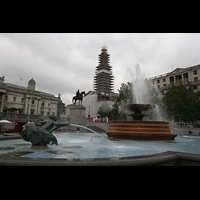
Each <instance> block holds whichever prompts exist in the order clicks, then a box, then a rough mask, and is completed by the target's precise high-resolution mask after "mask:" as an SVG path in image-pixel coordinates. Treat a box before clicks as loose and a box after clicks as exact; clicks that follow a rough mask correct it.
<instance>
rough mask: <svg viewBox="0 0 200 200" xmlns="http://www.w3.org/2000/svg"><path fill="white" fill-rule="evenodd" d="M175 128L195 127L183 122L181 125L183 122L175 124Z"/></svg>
mask: <svg viewBox="0 0 200 200" xmlns="http://www.w3.org/2000/svg"><path fill="white" fill-rule="evenodd" d="M175 126H178V127H188V128H193V126H191V125H190V124H188V123H185V122H183V123H181V122H175Z"/></svg>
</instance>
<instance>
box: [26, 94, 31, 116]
mask: <svg viewBox="0 0 200 200" xmlns="http://www.w3.org/2000/svg"><path fill="white" fill-rule="evenodd" d="M31 100H32V99H31V98H30V97H29V106H28V113H27V114H28V115H30V114H31Z"/></svg>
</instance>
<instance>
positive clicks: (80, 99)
mask: <svg viewBox="0 0 200 200" xmlns="http://www.w3.org/2000/svg"><path fill="white" fill-rule="evenodd" d="M83 94H84V95H85V91H83V92H81V93H80V92H79V90H78V91H77V92H76V96H74V97H73V98H72V103H73V101H75V102H74V105H76V101H77V100H79V105H80V102H81V105H82V100H83Z"/></svg>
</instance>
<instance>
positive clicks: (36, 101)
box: [34, 99, 38, 115]
mask: <svg viewBox="0 0 200 200" xmlns="http://www.w3.org/2000/svg"><path fill="white" fill-rule="evenodd" d="M37 107H38V100H37V99H35V113H34V114H35V115H37Z"/></svg>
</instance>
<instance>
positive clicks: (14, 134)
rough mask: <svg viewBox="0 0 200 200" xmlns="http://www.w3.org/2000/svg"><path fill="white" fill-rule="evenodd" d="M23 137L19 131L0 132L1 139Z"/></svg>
mask: <svg viewBox="0 0 200 200" xmlns="http://www.w3.org/2000/svg"><path fill="white" fill-rule="evenodd" d="M12 139H21V136H20V134H19V133H0V140H12Z"/></svg>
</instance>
